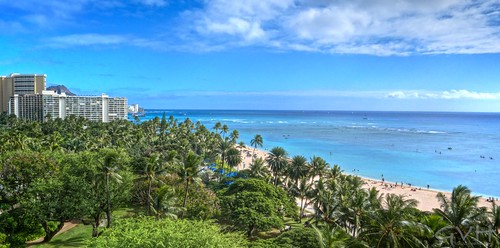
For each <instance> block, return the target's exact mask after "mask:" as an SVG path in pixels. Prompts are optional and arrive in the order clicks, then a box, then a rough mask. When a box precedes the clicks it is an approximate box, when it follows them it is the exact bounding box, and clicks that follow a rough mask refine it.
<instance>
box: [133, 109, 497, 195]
mask: <svg viewBox="0 0 500 248" xmlns="http://www.w3.org/2000/svg"><path fill="white" fill-rule="evenodd" d="M164 112H165V113H166V115H167V117H168V116H170V115H172V116H174V117H175V118H176V119H178V120H180V121H182V120H184V119H186V118H190V119H191V120H192V121H193V122H197V121H200V122H201V123H202V124H203V125H205V126H206V127H207V128H209V129H212V127H213V126H214V125H215V123H217V122H221V123H222V124H226V125H228V126H229V128H230V130H234V129H236V130H238V131H239V133H240V141H243V142H245V144H247V145H250V140H251V139H252V138H253V137H254V136H255V135H256V134H260V135H262V137H263V140H264V146H263V148H262V149H265V150H270V149H271V148H273V147H275V146H281V147H283V148H285V149H286V150H287V151H288V153H289V155H290V157H292V156H294V155H303V156H305V157H307V158H310V157H312V156H320V157H322V158H324V159H325V160H326V161H327V162H328V163H329V164H330V165H331V166H333V165H334V164H337V165H339V166H341V168H342V169H343V170H344V171H345V172H346V173H350V174H356V175H359V176H363V177H368V178H373V179H378V180H380V179H382V177H383V178H384V179H385V180H386V181H391V182H404V183H405V184H406V183H411V184H412V185H416V186H420V187H422V188H424V187H427V185H430V187H431V188H433V189H436V190H442V191H451V190H452V189H453V187H455V186H457V185H459V184H462V185H466V186H467V187H469V188H470V189H471V190H472V191H473V192H474V194H476V195H482V196H494V197H499V196H500V187H499V186H498V181H497V180H500V113H451V112H446V113H444V112H365V111H354V112H352V111H261V110H252V111H250V110H146V116H145V117H141V119H142V120H148V119H152V118H154V117H156V116H158V117H160V118H161V116H162V114H163V113H164Z"/></svg>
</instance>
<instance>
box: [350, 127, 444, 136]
mask: <svg viewBox="0 0 500 248" xmlns="http://www.w3.org/2000/svg"><path fill="white" fill-rule="evenodd" d="M345 128H350V129H366V130H374V131H389V132H399V133H413V134H446V133H447V132H443V131H437V130H420V129H415V128H384V127H379V126H374V125H372V126H361V125H350V126H346V127H345Z"/></svg>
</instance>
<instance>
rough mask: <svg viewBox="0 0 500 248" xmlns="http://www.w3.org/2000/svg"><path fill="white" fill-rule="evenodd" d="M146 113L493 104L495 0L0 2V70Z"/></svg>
mask: <svg viewBox="0 0 500 248" xmlns="http://www.w3.org/2000/svg"><path fill="white" fill-rule="evenodd" d="M10 73H26V74H33V73H36V74H46V75H47V85H49V86H50V85H59V84H63V85H65V86H66V87H68V88H69V89H70V90H71V91H73V92H75V93H77V94H79V95H100V94H101V93H103V92H104V93H107V94H108V95H110V96H123V97H127V98H128V100H129V103H130V104H132V103H138V104H139V105H141V106H142V107H145V108H147V109H257V110H261V109H271V110H382V111H468V112H471V111H472V112H475V111H478V112H500V0H484V1H481V0H349V1H343V0H308V1H306V0H191V1H188V0H177V1H174V0H128V1H120V0H60V1H57V0H44V1H39V0H21V1H12V0H0V75H9V74H10Z"/></svg>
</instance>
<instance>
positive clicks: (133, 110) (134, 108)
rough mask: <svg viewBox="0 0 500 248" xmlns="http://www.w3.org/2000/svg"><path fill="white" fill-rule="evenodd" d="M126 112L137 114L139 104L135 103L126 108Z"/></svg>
mask: <svg viewBox="0 0 500 248" xmlns="http://www.w3.org/2000/svg"><path fill="white" fill-rule="evenodd" d="M128 112H129V113H137V112H139V104H137V103H135V104H132V105H130V106H128Z"/></svg>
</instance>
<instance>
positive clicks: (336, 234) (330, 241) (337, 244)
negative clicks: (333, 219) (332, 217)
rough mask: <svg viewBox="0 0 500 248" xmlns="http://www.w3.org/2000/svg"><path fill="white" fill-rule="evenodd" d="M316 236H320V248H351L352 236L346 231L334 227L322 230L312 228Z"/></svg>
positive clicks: (325, 227)
mask: <svg viewBox="0 0 500 248" xmlns="http://www.w3.org/2000/svg"><path fill="white" fill-rule="evenodd" d="M312 227H313V229H314V231H315V232H316V235H317V236H318V242H319V247H320V248H344V247H351V246H349V245H352V244H351V243H353V242H350V239H351V236H349V234H347V233H346V232H345V231H344V230H342V229H340V228H338V227H336V226H334V225H326V226H324V227H322V228H321V229H320V228H318V227H316V226H312ZM352 247H363V246H362V245H358V246H355V245H352Z"/></svg>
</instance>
